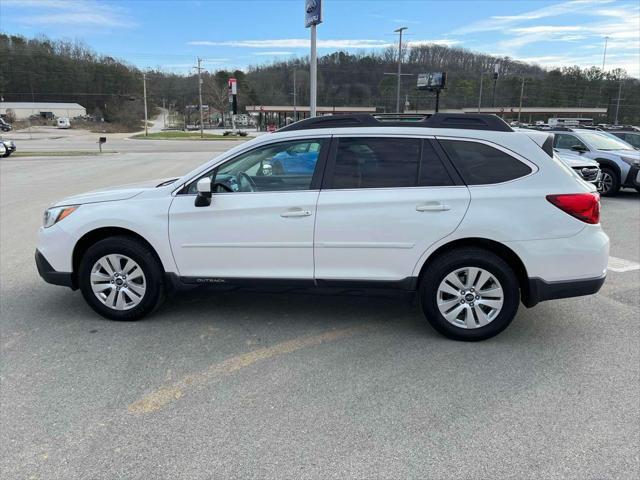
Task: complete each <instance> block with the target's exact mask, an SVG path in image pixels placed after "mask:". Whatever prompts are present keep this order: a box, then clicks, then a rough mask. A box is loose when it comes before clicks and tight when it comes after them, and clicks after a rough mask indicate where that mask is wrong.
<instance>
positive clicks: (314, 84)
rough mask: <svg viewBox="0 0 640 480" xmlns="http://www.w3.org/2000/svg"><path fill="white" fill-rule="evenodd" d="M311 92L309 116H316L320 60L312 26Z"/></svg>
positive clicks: (314, 29) (314, 27)
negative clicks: (317, 55)
mask: <svg viewBox="0 0 640 480" xmlns="http://www.w3.org/2000/svg"><path fill="white" fill-rule="evenodd" d="M309 74H310V82H309V83H310V86H311V87H310V92H309V116H310V117H315V116H316V97H317V94H318V59H317V57H316V26H315V25H311V69H310V72H309Z"/></svg>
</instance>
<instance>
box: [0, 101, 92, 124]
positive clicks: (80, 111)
mask: <svg viewBox="0 0 640 480" xmlns="http://www.w3.org/2000/svg"><path fill="white" fill-rule="evenodd" d="M7 111H9V112H13V115H14V116H15V118H16V120H24V119H26V118H29V117H31V116H32V115H36V116H38V117H40V116H41V117H45V118H52V117H67V118H74V117H79V116H83V115H86V114H87V109H86V108H84V107H83V106H82V105H79V104H77V103H57V102H0V115H3V116H4V115H6V114H7Z"/></svg>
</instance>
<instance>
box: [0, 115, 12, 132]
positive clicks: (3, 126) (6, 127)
mask: <svg viewBox="0 0 640 480" xmlns="http://www.w3.org/2000/svg"><path fill="white" fill-rule="evenodd" d="M0 130H1V131H3V132H10V131H11V130H13V126H12V125H11V124H10V123H7V122H6V121H5V119H4V118H1V117H0Z"/></svg>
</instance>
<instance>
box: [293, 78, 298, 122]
mask: <svg viewBox="0 0 640 480" xmlns="http://www.w3.org/2000/svg"><path fill="white" fill-rule="evenodd" d="M297 105H298V102H297V88H296V69H295V68H294V69H293V121H294V122H295V121H297V118H296V117H297V113H298V107H297Z"/></svg>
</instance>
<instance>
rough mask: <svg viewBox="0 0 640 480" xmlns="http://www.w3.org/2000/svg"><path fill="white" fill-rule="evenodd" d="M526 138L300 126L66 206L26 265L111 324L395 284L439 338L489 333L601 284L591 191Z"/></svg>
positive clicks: (52, 211) (454, 117)
mask: <svg viewBox="0 0 640 480" xmlns="http://www.w3.org/2000/svg"><path fill="white" fill-rule="evenodd" d="M534 133H538V134H539V135H538V136H536V137H535V138H530V137H529V136H527V134H524V133H521V132H517V131H514V130H513V129H512V128H511V127H509V126H508V125H507V124H506V123H505V122H504V121H502V120H501V119H500V118H498V117H496V116H494V115H481V114H439V113H437V114H434V115H432V116H430V117H425V118H424V119H422V120H419V121H413V122H411V121H383V120H380V119H378V118H375V117H373V116H370V115H340V116H325V117H315V118H309V119H306V120H302V121H300V122H296V123H294V124H292V125H288V126H286V127H284V128H282V129H280V131H278V132H276V133H274V134H272V135H262V136H260V137H257V138H256V139H254V140H251V141H249V142H246V143H243V144H242V145H239V146H237V147H235V148H233V149H231V150H229V151H228V152H226V153H224V154H222V155H220V156H219V157H216V158H215V159H213V160H211V161H209V162H208V163H205V164H204V165H202V166H200V167H198V168H197V169H195V170H193V171H192V172H190V173H188V174H186V175H184V176H183V177H181V178H180V179H177V180H176V179H172V180H169V181H164V182H159V181H155V182H147V183H145V184H141V185H128V186H124V187H121V188H114V189H111V190H106V191H101V192H92V193H86V194H82V195H76V196H73V197H69V198H66V199H63V200H62V201H60V202H58V203H56V204H54V205H52V206H51V207H50V208H48V209H47V210H46V212H45V215H44V218H43V225H42V227H41V228H40V230H39V235H38V236H39V240H38V247H37V250H36V265H37V268H38V271H39V272H40V275H41V276H42V277H43V278H44V280H46V281H47V282H50V283H53V284H57V285H65V286H67V287H71V288H73V289H80V290H81V292H82V294H83V296H84V298H85V300H86V301H87V303H88V304H89V305H90V306H91V307H92V308H93V309H94V310H95V311H96V312H97V313H99V314H100V315H103V316H105V317H107V318H110V319H114V320H137V319H140V318H142V317H144V316H145V315H147V314H149V313H151V312H152V311H154V310H155V309H156V308H157V307H158V306H159V305H160V303H161V302H162V300H163V298H164V297H165V293H166V292H167V291H169V290H172V289H174V288H178V287H180V286H181V285H185V286H189V285H191V286H193V285H224V286H237V285H254V286H255V285H261V284H262V285H274V284H275V285H280V286H298V287H309V288H319V287H320V288H322V287H327V288H331V289H335V288H340V289H346V290H350V289H354V288H355V289H366V288H374V289H380V288H394V289H401V290H405V291H409V292H413V293H414V294H415V295H417V297H418V299H419V301H420V305H421V307H422V310H423V312H424V314H425V317H426V320H427V321H428V322H429V323H431V325H432V326H433V327H434V328H435V329H436V330H438V331H439V332H441V333H442V334H444V335H446V336H448V337H450V338H454V339H458V340H468V341H474V340H482V339H486V338H490V337H492V336H494V335H497V334H498V333H500V332H501V331H502V330H504V329H505V328H506V327H507V326H508V325H509V323H510V322H511V321H512V320H513V318H514V317H515V315H516V313H517V311H518V308H519V304H520V302H522V303H523V304H524V305H525V306H526V307H532V306H534V305H536V304H537V303H538V302H540V301H544V300H551V299H555V298H565V297H573V296H580V295H589V294H593V293H596V292H597V291H598V290H599V289H600V287H601V286H602V284H603V283H604V281H605V276H606V272H607V262H608V253H609V239H608V237H607V235H606V234H605V233H604V232H603V230H602V228H601V226H600V221H599V218H600V197H599V195H598V193H597V192H596V191H595V188H594V187H593V185H590V184H588V183H586V182H584V181H582V180H579V179H578V178H576V176H575V175H574V174H573V172H572V171H571V170H570V169H569V168H568V167H567V166H566V165H565V164H563V163H561V162H560V161H558V160H557V159H555V158H554V157H553V150H552V148H551V143H552V140H551V136H550V135H543V134H541V132H534ZM543 137H544V138H543ZM298 160H300V162H298ZM311 163H313V168H310V167H309V165H310V164H311ZM277 164H280V165H281V166H282V170H281V171H279V173H276V167H275V165H277ZM266 165H269V166H270V168H265V166H266ZM309 307H310V308H313V306H312V305H310V306H309Z"/></svg>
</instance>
